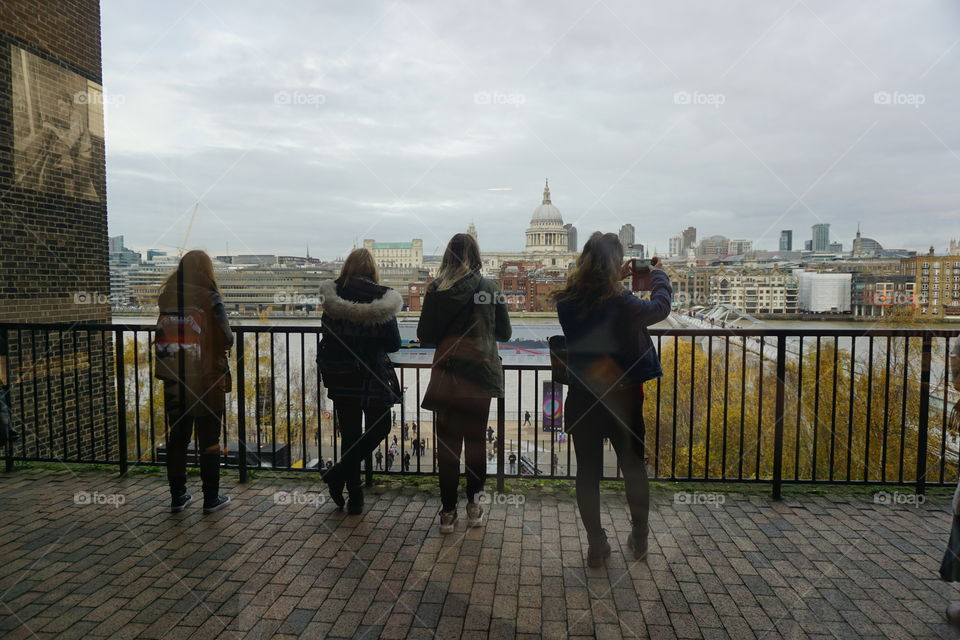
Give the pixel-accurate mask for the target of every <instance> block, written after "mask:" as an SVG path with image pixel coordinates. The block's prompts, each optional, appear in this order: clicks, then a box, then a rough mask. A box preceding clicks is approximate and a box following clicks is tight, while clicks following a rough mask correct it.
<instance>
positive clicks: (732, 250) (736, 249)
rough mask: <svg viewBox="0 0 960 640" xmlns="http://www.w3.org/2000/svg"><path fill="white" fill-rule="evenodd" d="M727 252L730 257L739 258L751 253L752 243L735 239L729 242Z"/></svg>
mask: <svg viewBox="0 0 960 640" xmlns="http://www.w3.org/2000/svg"><path fill="white" fill-rule="evenodd" d="M727 251H728V252H729V254H730V255H732V256H740V255H743V254H746V253H750V252H751V251H753V241H752V240H745V239H743V238H735V239H733V240H731V241H730V242H729V245H728V247H727Z"/></svg>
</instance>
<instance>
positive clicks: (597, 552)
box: [587, 529, 610, 569]
mask: <svg viewBox="0 0 960 640" xmlns="http://www.w3.org/2000/svg"><path fill="white" fill-rule="evenodd" d="M587 544H588V545H589V546H588V547H587V566H588V567H592V568H594V569H597V568H599V567H602V566H603V563H604V562H605V561H606V559H607V558H609V557H610V543H609V542H607V532H606V531H605V530H604V529H600V533H599V534H598V535H595V536H591V535H589V534H587Z"/></svg>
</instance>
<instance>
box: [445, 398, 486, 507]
mask: <svg viewBox="0 0 960 640" xmlns="http://www.w3.org/2000/svg"><path fill="white" fill-rule="evenodd" d="M489 415H490V398H482V399H472V400H470V401H469V402H465V403H464V406H463V407H458V408H457V409H448V410H445V411H438V412H437V466H438V467H439V471H440V502H441V504H442V505H443V510H444V511H453V510H454V509H456V508H457V489H458V487H459V485H460V449H461V448H462V449H463V451H464V456H463V457H464V462H465V463H466V476H467V501H468V502H476V497H477V494H478V493H480V492H481V491H483V482H484V480H486V478H487V442H486V440H485V439H484V433H485V431H486V429H487V418H488V417H489Z"/></svg>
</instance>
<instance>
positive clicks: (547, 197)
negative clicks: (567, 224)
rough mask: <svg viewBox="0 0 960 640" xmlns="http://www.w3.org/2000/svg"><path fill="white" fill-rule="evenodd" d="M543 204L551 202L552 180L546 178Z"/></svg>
mask: <svg viewBox="0 0 960 640" xmlns="http://www.w3.org/2000/svg"><path fill="white" fill-rule="evenodd" d="M543 204H550V180H548V179H544V183H543Z"/></svg>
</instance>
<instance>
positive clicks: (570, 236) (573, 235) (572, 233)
mask: <svg viewBox="0 0 960 640" xmlns="http://www.w3.org/2000/svg"><path fill="white" fill-rule="evenodd" d="M563 228H564V229H566V230H567V251H574V252H575V251H576V250H577V228H576V227H575V226H573V223H570V222H568V223H566V224H565V225H563Z"/></svg>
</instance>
